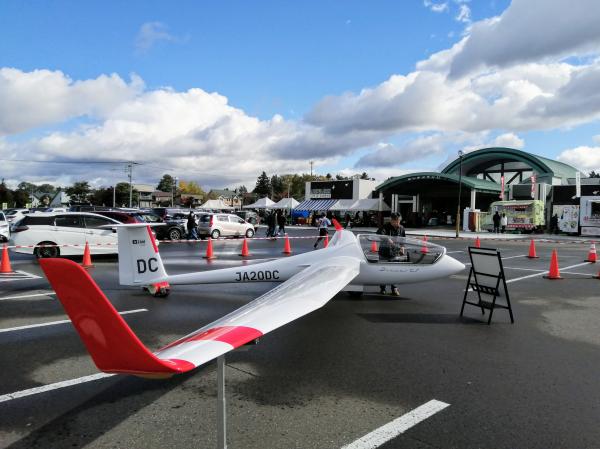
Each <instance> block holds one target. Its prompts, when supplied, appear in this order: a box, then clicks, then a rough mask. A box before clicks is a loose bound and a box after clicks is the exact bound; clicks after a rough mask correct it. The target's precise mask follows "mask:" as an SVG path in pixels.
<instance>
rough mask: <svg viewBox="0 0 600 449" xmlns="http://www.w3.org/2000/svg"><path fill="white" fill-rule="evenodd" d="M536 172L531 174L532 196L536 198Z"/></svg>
mask: <svg viewBox="0 0 600 449" xmlns="http://www.w3.org/2000/svg"><path fill="white" fill-rule="evenodd" d="M536 181H537V179H536V176H535V174H533V175H531V198H532V199H534V200H535V189H536V187H537V184H536Z"/></svg>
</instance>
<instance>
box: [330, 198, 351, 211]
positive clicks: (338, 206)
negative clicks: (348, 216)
mask: <svg viewBox="0 0 600 449" xmlns="http://www.w3.org/2000/svg"><path fill="white" fill-rule="evenodd" d="M354 203H356V201H355V200H338V202H337V203H335V204H334V205H333V206H331V207H330V208H329V210H352V206H353V205H354Z"/></svg>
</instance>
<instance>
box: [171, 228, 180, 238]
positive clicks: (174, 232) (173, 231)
mask: <svg viewBox="0 0 600 449" xmlns="http://www.w3.org/2000/svg"><path fill="white" fill-rule="evenodd" d="M169 239H170V240H180V239H181V231H180V230H179V229H177V228H173V229H169Z"/></svg>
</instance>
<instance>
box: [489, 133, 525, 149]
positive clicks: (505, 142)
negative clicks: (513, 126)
mask: <svg viewBox="0 0 600 449" xmlns="http://www.w3.org/2000/svg"><path fill="white" fill-rule="evenodd" d="M491 146H494V147H505V148H516V149H517V150H519V149H521V148H523V147H524V146H525V141H524V140H523V139H521V138H520V137H519V136H517V135H516V134H513V133H505V134H501V135H499V136H498V137H496V138H495V139H494V142H493V145H491Z"/></svg>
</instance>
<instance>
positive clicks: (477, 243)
mask: <svg viewBox="0 0 600 449" xmlns="http://www.w3.org/2000/svg"><path fill="white" fill-rule="evenodd" d="M475 248H481V240H479V236H477V238H476V239H475Z"/></svg>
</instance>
